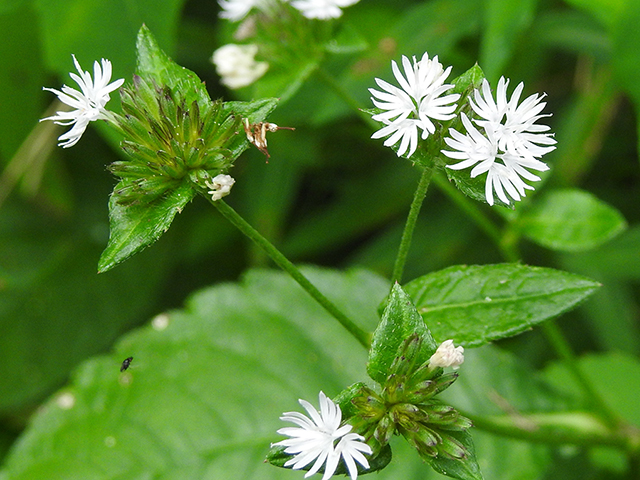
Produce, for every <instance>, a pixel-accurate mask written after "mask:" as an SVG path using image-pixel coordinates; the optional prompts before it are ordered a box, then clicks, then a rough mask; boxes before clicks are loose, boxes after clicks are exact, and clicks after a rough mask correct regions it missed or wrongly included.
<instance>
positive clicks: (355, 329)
mask: <svg viewBox="0 0 640 480" xmlns="http://www.w3.org/2000/svg"><path fill="white" fill-rule="evenodd" d="M209 201H210V202H211V204H212V205H213V206H214V207H216V208H217V209H218V211H219V212H220V213H221V214H222V215H223V216H224V217H225V218H226V219H227V220H229V221H230V222H231V223H232V224H233V225H234V226H236V227H237V228H238V230H240V231H241V232H242V233H243V234H244V235H246V236H247V237H248V238H249V239H250V240H251V241H253V242H254V243H255V244H256V245H257V246H258V247H260V248H261V249H262V250H263V251H264V252H265V253H266V254H267V255H268V256H269V258H271V259H272V260H273V261H274V263H275V264H276V265H278V266H279V267H280V268H282V269H283V270H284V271H285V272H287V273H288V274H289V275H290V276H291V278H293V279H294V280H295V281H296V282H297V283H298V285H300V286H301V287H302V288H303V289H304V290H305V291H306V292H307V293H308V294H309V295H311V297H312V298H313V299H314V300H315V301H316V302H318V303H319V304H320V305H321V306H322V307H323V308H324V309H325V310H326V311H327V312H328V313H329V314H331V315H332V316H333V317H334V318H335V319H336V320H338V322H340V324H341V325H342V326H343V327H344V328H346V329H347V331H348V332H349V333H351V335H353V336H354V337H355V338H356V340H358V342H360V344H361V345H362V346H363V347H364V348H365V349H367V350H369V347H370V346H371V334H369V333H368V332H366V331H364V330H363V329H362V328H360V327H359V326H358V325H357V324H356V323H355V322H354V321H353V320H351V319H350V318H349V317H347V316H346V315H345V314H344V313H343V312H342V311H341V310H340V309H339V308H338V307H337V306H336V305H335V304H334V303H333V302H331V300H329V299H328V298H327V297H325V296H324V295H323V294H322V292H320V290H318V289H317V288H316V287H315V285H313V284H312V283H311V282H310V281H309V279H307V277H305V276H304V275H303V274H302V273H301V272H300V270H299V269H298V268H297V267H296V266H295V265H294V264H293V263H291V262H290V261H289V259H288V258H287V257H285V256H284V255H283V254H282V253H281V252H280V250H278V249H277V248H276V247H275V246H274V245H273V244H272V243H271V242H269V240H267V239H266V238H265V237H263V236H262V235H261V234H260V233H259V232H258V231H257V230H256V229H255V228H253V227H252V226H251V225H249V223H247V221H246V220H245V219H244V218H242V217H241V216H240V215H239V214H238V213H237V212H236V211H235V210H234V209H233V208H231V206H229V205H228V204H227V203H226V202H224V201H222V200H216V201H213V200H211V198H209Z"/></svg>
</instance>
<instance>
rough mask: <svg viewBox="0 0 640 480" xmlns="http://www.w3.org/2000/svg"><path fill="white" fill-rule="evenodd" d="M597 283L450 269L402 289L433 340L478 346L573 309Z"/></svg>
mask: <svg viewBox="0 0 640 480" xmlns="http://www.w3.org/2000/svg"><path fill="white" fill-rule="evenodd" d="M598 286H599V284H598V283H597V282H594V281H593V280H589V279H588V278H585V277H581V276H579V275H574V274H571V273H566V272H561V271H559V270H553V269H550V268H540V267H529V266H526V265H517V264H498V265H482V266H454V267H450V268H446V269H444V270H441V271H439V272H434V273H430V274H428V275H425V276H423V277H420V278H417V279H415V280H413V281H411V282H409V283H408V284H406V285H405V287H404V289H405V291H406V292H407V293H408V294H409V296H410V297H411V298H412V299H413V301H414V303H415V305H416V308H417V309H418V312H420V314H421V315H422V318H423V319H424V321H425V323H426V324H427V326H428V327H429V329H430V330H431V332H432V333H433V336H434V337H436V338H438V339H442V340H446V339H453V340H454V342H455V343H456V344H460V345H464V346H479V345H483V344H485V343H488V342H491V341H494V340H498V339H500V338H505V337H510V336H512V335H516V334H518V333H521V332H523V331H525V330H528V329H530V328H531V327H533V326H534V325H536V324H538V323H540V322H543V321H544V320H547V319H549V318H553V317H556V316H558V315H560V314H561V313H563V312H566V311H567V310H569V309H571V308H573V307H574V306H576V305H577V304H578V303H580V302H581V301H583V300H584V299H586V298H587V297H588V296H589V295H591V294H592V293H593V292H594V291H595V290H596V289H597V288H598Z"/></svg>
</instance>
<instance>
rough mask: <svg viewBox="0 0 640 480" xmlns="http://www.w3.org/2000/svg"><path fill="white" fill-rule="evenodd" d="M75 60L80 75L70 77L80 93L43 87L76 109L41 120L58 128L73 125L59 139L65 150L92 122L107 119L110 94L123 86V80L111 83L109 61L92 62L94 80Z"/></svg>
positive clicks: (64, 86) (76, 140)
mask: <svg viewBox="0 0 640 480" xmlns="http://www.w3.org/2000/svg"><path fill="white" fill-rule="evenodd" d="M72 57H73V63H74V64H75V66H76V70H78V73H79V74H80V75H79V76H78V75H76V74H75V73H70V74H69V76H70V77H71V78H72V79H73V80H74V81H75V82H76V83H77V84H78V86H79V87H80V90H81V91H78V90H75V89H73V88H71V87H68V86H66V85H63V86H62V91H60V90H56V89H54V88H46V87H45V88H43V90H48V91H50V92H53V93H55V94H56V95H57V96H58V99H59V100H60V101H61V102H62V103H64V104H66V105H69V106H70V107H72V108H73V109H74V110H72V111H60V112H56V115H53V116H51V117H47V118H43V119H42V120H40V121H43V120H52V121H53V122H54V123H57V124H58V125H66V126H68V125H72V127H71V129H70V130H69V131H68V132H67V133H64V134H62V135H60V137H58V140H59V141H60V143H58V145H59V146H61V147H63V148H69V147H72V146H73V145H75V144H76V143H78V141H79V140H80V138H81V137H82V134H83V133H84V131H85V130H86V129H87V126H88V125H89V123H90V122H93V121H95V120H99V119H103V120H106V119H107V118H108V116H107V111H106V110H105V108H104V107H105V105H106V104H107V102H108V101H109V100H110V95H109V94H110V93H111V92H113V91H114V90H117V89H118V88H120V86H121V85H122V84H123V83H124V79H122V78H121V79H118V80H116V81H115V82H112V83H109V81H110V80H111V62H110V61H109V60H106V59H104V58H103V59H102V66H100V64H99V63H98V62H97V61H96V62H94V63H93V76H94V78H93V79H92V78H91V74H90V73H89V72H86V71H83V70H82V68H81V67H80V64H79V63H78V60H76V57H75V55H72Z"/></svg>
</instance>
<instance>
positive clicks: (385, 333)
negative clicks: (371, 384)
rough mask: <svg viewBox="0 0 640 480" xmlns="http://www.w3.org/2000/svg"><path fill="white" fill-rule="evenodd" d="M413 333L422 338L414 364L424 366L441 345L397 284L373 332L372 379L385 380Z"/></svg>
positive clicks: (382, 382) (370, 368)
mask: <svg viewBox="0 0 640 480" xmlns="http://www.w3.org/2000/svg"><path fill="white" fill-rule="evenodd" d="M412 334H417V335H418V336H419V337H420V338H421V340H422V345H421V347H420V350H419V352H418V353H417V354H416V359H415V364H416V365H421V364H422V363H424V362H426V361H427V360H429V358H430V357H431V355H433V353H434V352H435V351H436V348H438V345H437V344H436V342H435V340H434V339H433V337H432V336H431V333H430V332H429V329H428V328H427V326H426V325H425V324H424V322H423V321H422V318H420V315H419V314H418V312H417V310H416V307H414V306H413V303H412V302H411V298H409V296H408V295H407V294H406V293H405V292H404V291H403V290H402V287H401V286H400V285H399V284H397V283H396V284H395V285H394V286H393V289H392V290H391V294H390V295H389V300H388V303H387V307H386V308H385V310H384V313H383V315H382V320H381V321H380V324H379V325H378V328H376V331H375V332H374V334H373V341H372V342H371V350H370V351H369V363H367V373H368V374H369V376H370V377H371V378H372V379H374V380H375V381H376V382H378V383H379V384H384V383H385V381H386V379H387V376H388V375H389V373H390V367H391V364H392V363H393V360H394V359H395V358H396V356H397V355H398V350H399V348H400V347H401V346H402V344H403V343H404V341H405V340H406V339H407V338H408V337H409V336H410V335H412Z"/></svg>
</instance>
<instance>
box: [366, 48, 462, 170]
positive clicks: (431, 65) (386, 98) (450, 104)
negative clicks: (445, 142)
mask: <svg viewBox="0 0 640 480" xmlns="http://www.w3.org/2000/svg"><path fill="white" fill-rule="evenodd" d="M402 66H403V68H404V75H403V74H402V72H401V71H400V68H399V67H398V64H397V63H396V62H395V61H392V62H391V68H392V70H393V74H394V76H395V78H396V80H397V81H398V83H399V84H400V87H402V88H398V87H396V86H394V85H391V84H390V83H388V82H385V81H384V80H380V79H379V78H376V79H375V80H376V83H377V84H378V86H379V87H380V88H382V89H383V90H385V91H384V92H381V91H378V90H374V89H373V88H370V89H369V92H371V94H372V95H373V97H371V101H372V102H373V104H374V105H375V106H376V107H378V108H379V109H381V110H384V112H381V113H378V114H376V115H373V117H372V118H373V119H374V120H376V121H379V122H382V123H384V124H385V126H384V127H382V128H381V129H380V130H378V131H377V132H375V133H374V134H373V135H372V136H371V138H382V137H386V136H389V138H388V139H387V140H386V141H385V142H384V145H385V146H386V147H390V146H392V145H395V144H396V143H398V141H401V143H400V147H399V148H398V152H397V154H398V156H402V155H404V154H405V153H406V152H407V151H408V154H407V157H411V155H413V153H414V152H415V151H416V148H417V146H418V130H422V136H421V138H422V139H423V140H425V139H426V138H427V137H428V136H429V134H431V133H434V132H435V130H436V127H435V125H434V123H433V122H432V120H431V119H434V120H450V119H452V118H453V117H454V114H453V112H454V111H455V109H456V104H455V102H456V101H457V100H458V98H460V95H458V94H451V95H445V96H441V95H443V94H444V93H445V92H446V91H447V90H449V89H451V88H453V85H450V84H445V83H444V82H445V80H446V79H447V77H448V76H449V73H450V72H451V67H448V68H447V69H446V70H444V69H443V67H442V64H441V63H440V62H439V61H438V57H437V56H435V57H434V58H433V59H429V55H428V54H427V53H425V54H424V55H423V56H422V59H420V61H417V60H416V58H415V57H413V64H412V63H411V61H410V60H409V59H408V58H407V57H406V56H404V55H403V56H402ZM374 97H375V98H374Z"/></svg>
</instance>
